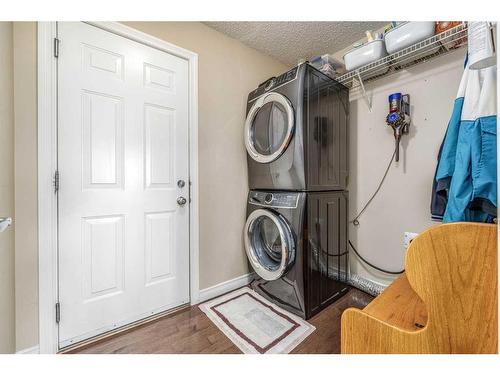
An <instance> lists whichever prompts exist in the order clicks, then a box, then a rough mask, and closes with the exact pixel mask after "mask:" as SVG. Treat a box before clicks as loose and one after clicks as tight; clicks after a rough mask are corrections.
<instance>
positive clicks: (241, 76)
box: [126, 22, 287, 289]
mask: <svg viewBox="0 0 500 375" xmlns="http://www.w3.org/2000/svg"><path fill="white" fill-rule="evenodd" d="M126 24H127V25H128V26H131V27H133V28H135V29H138V30H141V31H143V32H145V33H147V34H150V35H154V36H156V37H158V38H160V39H164V40H166V41H169V42H171V43H174V44H177V45H178V46H181V47H183V48H186V49H189V50H191V51H194V52H196V53H198V55H199V163H200V164H199V179H200V288H201V289H203V288H207V287H209V286H212V285H215V284H218V283H220V282H223V281H226V280H229V279H232V278H235V277H237V276H240V275H242V274H245V273H247V272H248V270H247V263H246V256H245V253H244V250H243V243H242V229H243V225H244V223H245V210H246V195H247V193H248V181H247V164H246V151H245V147H244V143H243V122H244V120H245V108H246V97H247V95H248V93H249V92H250V91H251V90H253V89H254V88H255V87H256V86H257V85H258V84H259V83H260V82H262V81H263V80H265V79H266V78H268V77H270V76H272V75H275V74H277V73H282V72H284V71H286V69H287V66H285V65H283V64H281V63H279V62H277V61H276V60H274V59H272V58H270V57H267V56H264V55H263V54H261V53H259V52H257V51H256V50H253V49H251V48H248V47H246V46H244V45H243V44H241V43H240V42H238V41H236V40H234V39H231V38H229V37H227V36H225V35H223V34H221V33H219V32H217V31H215V30H213V29H211V28H209V27H207V26H205V25H203V24H201V23H191V22H127V23H126Z"/></svg>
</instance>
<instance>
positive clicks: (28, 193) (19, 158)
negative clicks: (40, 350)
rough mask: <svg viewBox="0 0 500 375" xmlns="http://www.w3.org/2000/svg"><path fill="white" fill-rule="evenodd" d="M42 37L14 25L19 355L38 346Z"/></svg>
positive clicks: (26, 25)
mask: <svg viewBox="0 0 500 375" xmlns="http://www.w3.org/2000/svg"><path fill="white" fill-rule="evenodd" d="M36 35H37V33H36V23H34V22H14V116H15V133H14V137H15V171H14V174H15V186H16V196H15V208H16V261H15V267H16V350H22V349H26V348H31V347H33V346H35V345H37V344H38V237H37V233H38V232H37V215H38V211H37V205H38V200H37V194H38V193H37V125H36V117H37V112H36V111H37V105H36V100H37V94H36V88H37V83H36V79H37V75H36V61H37V60H36Z"/></svg>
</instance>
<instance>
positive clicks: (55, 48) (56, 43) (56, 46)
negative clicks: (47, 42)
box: [54, 38, 59, 58]
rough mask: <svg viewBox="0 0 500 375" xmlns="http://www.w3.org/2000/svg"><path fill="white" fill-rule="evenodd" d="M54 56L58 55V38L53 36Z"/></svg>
mask: <svg viewBox="0 0 500 375" xmlns="http://www.w3.org/2000/svg"><path fill="white" fill-rule="evenodd" d="M54 57H55V58H58V57H59V39H57V38H54Z"/></svg>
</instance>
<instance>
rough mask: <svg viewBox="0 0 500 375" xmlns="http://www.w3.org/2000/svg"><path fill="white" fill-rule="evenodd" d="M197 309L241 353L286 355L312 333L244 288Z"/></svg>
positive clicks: (296, 320)
mask: <svg viewBox="0 0 500 375" xmlns="http://www.w3.org/2000/svg"><path fill="white" fill-rule="evenodd" d="M200 309H201V310H202V311H203V312H204V313H205V314H206V315H207V316H208V317H209V318H210V320H211V321H212V322H214V324H215V325H216V326H217V327H218V328H219V329H220V330H221V331H222V332H224V334H225V335H226V336H227V337H228V338H229V339H230V340H231V341H232V342H233V343H234V344H235V345H236V346H237V347H238V348H239V349H240V350H241V351H242V352H243V353H249V354H250V353H260V354H265V353H269V354H272V353H274V354H280V353H281V354H284V353H289V352H290V351H292V349H293V348H295V347H296V346H297V345H299V344H300V343H301V342H302V341H303V340H304V339H305V338H306V337H307V336H309V335H310V334H311V333H312V332H313V331H314V330H315V328H314V326H312V325H311V324H309V323H307V322H306V321H305V320H303V319H301V318H299V317H298V316H296V315H293V314H291V313H289V312H288V311H286V310H283V309H281V308H279V307H278V306H276V305H274V304H272V303H271V302H269V301H267V300H266V299H265V298H263V297H261V296H260V295H258V294H257V293H255V292H254V291H253V290H251V289H250V288H247V287H245V288H241V289H238V290H235V291H234V292H231V293H229V294H225V295H223V296H221V297H218V298H215V299H213V300H210V301H208V302H206V303H203V304H201V305H200Z"/></svg>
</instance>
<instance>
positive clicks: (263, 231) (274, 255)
mask: <svg viewBox="0 0 500 375" xmlns="http://www.w3.org/2000/svg"><path fill="white" fill-rule="evenodd" d="M245 249H246V252H247V256H248V259H249V261H250V263H251V264H252V267H253V268H254V270H255V272H257V274H259V276H261V277H262V278H263V279H266V280H276V279H278V278H280V277H281V276H283V274H284V273H285V272H286V271H287V269H288V267H289V266H290V265H291V264H292V262H293V260H294V258H295V244H294V240H293V235H292V233H291V229H290V226H289V225H288V223H287V221H286V219H285V218H283V217H282V216H280V215H278V214H275V213H274V212H272V211H270V210H265V209H258V210H255V211H253V212H252V213H251V214H250V215H249V217H248V219H247V223H246V228H245Z"/></svg>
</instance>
